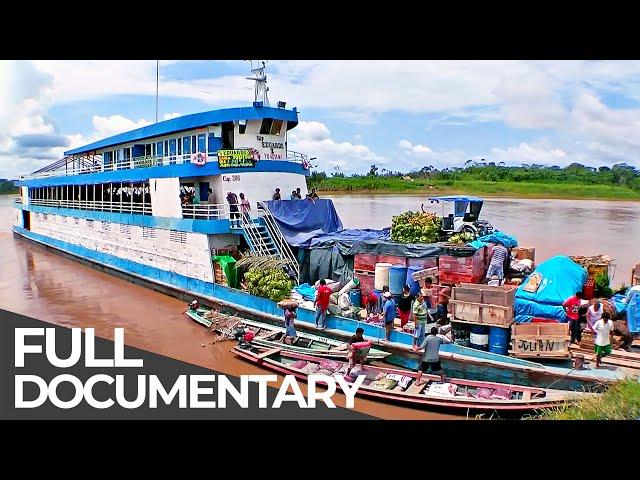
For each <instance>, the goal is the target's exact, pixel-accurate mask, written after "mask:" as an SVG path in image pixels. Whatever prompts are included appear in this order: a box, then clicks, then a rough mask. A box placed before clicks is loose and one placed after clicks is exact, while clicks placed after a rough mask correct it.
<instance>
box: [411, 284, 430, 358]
mask: <svg viewBox="0 0 640 480" xmlns="http://www.w3.org/2000/svg"><path fill="white" fill-rule="evenodd" d="M427 293H428V291H427V289H426V288H423V289H421V290H420V293H418V296H417V297H416V301H415V302H413V308H412V313H413V322H414V323H415V324H416V330H415V332H414V334H413V345H414V346H417V345H419V344H421V343H422V341H423V340H424V336H425V333H426V331H425V329H426V325H427V323H428V322H429V320H430V318H431V315H430V314H429V307H428V306H427V302H426V297H427Z"/></svg>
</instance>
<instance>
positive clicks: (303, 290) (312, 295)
mask: <svg viewBox="0 0 640 480" xmlns="http://www.w3.org/2000/svg"><path fill="white" fill-rule="evenodd" d="M294 290H295V291H296V292H298V293H299V294H300V295H302V298H304V299H305V300H315V299H316V289H315V288H313V287H312V286H311V285H309V284H308V283H303V284H302V285H298V286H297V287H295V288H294Z"/></svg>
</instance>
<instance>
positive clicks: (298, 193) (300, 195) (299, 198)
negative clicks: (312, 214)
mask: <svg viewBox="0 0 640 480" xmlns="http://www.w3.org/2000/svg"><path fill="white" fill-rule="evenodd" d="M296 197H298V200H302V194H301V193H300V187H298V188H296Z"/></svg>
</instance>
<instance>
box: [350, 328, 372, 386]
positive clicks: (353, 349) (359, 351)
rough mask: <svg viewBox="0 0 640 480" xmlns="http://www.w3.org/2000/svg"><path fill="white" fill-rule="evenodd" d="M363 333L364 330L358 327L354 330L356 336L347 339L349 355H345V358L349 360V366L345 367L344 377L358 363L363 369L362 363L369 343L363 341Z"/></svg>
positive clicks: (369, 345) (365, 357)
mask: <svg viewBox="0 0 640 480" xmlns="http://www.w3.org/2000/svg"><path fill="white" fill-rule="evenodd" d="M363 333H364V328H362V327H358V328H356V334H355V335H353V336H352V337H351V338H350V339H349V344H348V346H349V353H348V355H347V358H348V359H349V366H348V367H347V371H346V373H345V375H349V372H351V370H352V369H353V368H354V367H355V366H356V364H358V363H359V364H360V365H361V366H362V368H363V369H364V362H365V360H366V359H367V354H368V353H369V348H370V347H371V342H368V341H366V340H365V339H364V337H363V336H362V334H363Z"/></svg>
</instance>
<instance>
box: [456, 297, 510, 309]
mask: <svg viewBox="0 0 640 480" xmlns="http://www.w3.org/2000/svg"><path fill="white" fill-rule="evenodd" d="M449 303H451V304H453V305H471V306H473V307H485V308H499V309H501V310H511V309H512V307H506V306H504V305H493V304H489V303H478V302H464V301H462V300H453V299H452V300H449Z"/></svg>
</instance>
